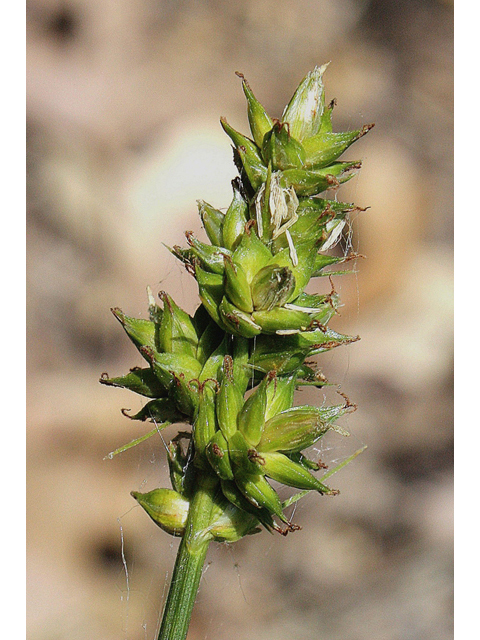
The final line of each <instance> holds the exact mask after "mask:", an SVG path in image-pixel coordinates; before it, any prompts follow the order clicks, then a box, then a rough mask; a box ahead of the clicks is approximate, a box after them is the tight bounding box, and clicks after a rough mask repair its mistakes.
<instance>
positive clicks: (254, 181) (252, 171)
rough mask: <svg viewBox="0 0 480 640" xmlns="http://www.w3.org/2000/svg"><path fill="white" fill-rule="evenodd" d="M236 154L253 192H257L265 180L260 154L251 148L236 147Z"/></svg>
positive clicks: (265, 168)
mask: <svg viewBox="0 0 480 640" xmlns="http://www.w3.org/2000/svg"><path fill="white" fill-rule="evenodd" d="M236 153H237V156H238V158H239V159H240V163H241V166H242V168H243V170H244V171H245V175H246V177H247V179H248V181H249V182H250V185H251V187H252V189H253V191H257V190H258V189H260V187H261V186H262V184H263V183H264V182H265V181H266V179H267V167H266V166H265V164H264V163H263V160H262V158H261V157H260V154H259V153H258V151H257V150H256V149H255V150H254V149H252V148H251V147H238V148H237V149H236Z"/></svg>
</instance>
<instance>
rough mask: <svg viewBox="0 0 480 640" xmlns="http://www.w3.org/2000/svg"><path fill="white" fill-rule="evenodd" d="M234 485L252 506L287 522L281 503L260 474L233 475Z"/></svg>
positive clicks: (239, 473)
mask: <svg viewBox="0 0 480 640" xmlns="http://www.w3.org/2000/svg"><path fill="white" fill-rule="evenodd" d="M235 483H236V485H237V486H238V488H239V489H240V491H241V492H242V493H243V495H244V496H245V497H246V498H247V500H248V501H249V502H251V503H252V504H253V506H255V507H257V508H261V507H263V508H264V509H267V511H269V512H270V513H271V514H272V515H275V516H277V517H278V518H279V519H280V520H282V522H288V520H287V518H286V516H285V515H284V513H283V510H282V503H281V501H280V498H279V497H278V494H277V492H276V491H275V489H274V488H273V487H272V486H271V485H270V484H269V483H268V482H267V480H266V479H265V477H264V476H263V475H261V474H256V475H254V474H246V473H243V472H241V471H239V472H238V473H236V475H235Z"/></svg>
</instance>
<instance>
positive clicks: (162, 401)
mask: <svg viewBox="0 0 480 640" xmlns="http://www.w3.org/2000/svg"><path fill="white" fill-rule="evenodd" d="M122 413H123V415H124V416H126V417H127V418H130V420H141V421H142V422H145V420H150V421H151V422H154V423H155V424H156V425H158V427H159V430H160V429H163V428H164V427H166V426H168V425H169V424H172V423H174V422H182V420H184V419H185V416H184V415H183V414H182V413H181V412H180V411H179V410H178V408H177V406H176V404H175V402H174V401H173V399H172V398H157V399H155V400H150V402H147V404H146V405H145V406H144V407H142V408H141V409H140V411H139V412H138V413H136V414H135V415H133V416H131V415H129V414H128V413H126V410H125V409H124V410H123V411H122Z"/></svg>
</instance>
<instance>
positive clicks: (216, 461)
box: [205, 431, 233, 480]
mask: <svg viewBox="0 0 480 640" xmlns="http://www.w3.org/2000/svg"><path fill="white" fill-rule="evenodd" d="M205 454H206V456H207V459H208V461H209V463H210V465H211V466H212V469H213V470H214V471H215V473H216V474H217V476H218V477H219V478H221V479H222V480H233V470H232V465H231V463H230V456H229V452H228V443H227V440H226V438H225V436H224V435H223V433H222V432H221V431H217V432H216V433H214V434H213V436H212V437H211V438H210V441H209V442H208V444H207V446H206V449H205Z"/></svg>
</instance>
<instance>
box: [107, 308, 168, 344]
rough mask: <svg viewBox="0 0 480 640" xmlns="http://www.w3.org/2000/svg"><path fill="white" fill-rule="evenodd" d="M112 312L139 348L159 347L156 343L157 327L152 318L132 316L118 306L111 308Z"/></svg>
mask: <svg viewBox="0 0 480 640" xmlns="http://www.w3.org/2000/svg"><path fill="white" fill-rule="evenodd" d="M111 312H112V313H113V315H114V316H115V317H116V319H117V320H118V321H119V322H120V324H121V325H122V327H123V328H124V329H125V331H126V333H127V335H128V337H129V338H130V340H131V341H132V342H133V344H134V345H135V346H136V347H137V349H140V347H151V348H152V349H156V348H157V347H156V343H155V330H156V327H155V323H154V322H152V321H151V320H143V319H142V318H131V317H130V316H127V315H126V314H125V313H123V311H122V310H121V309H119V308H118V307H115V308H113V309H111Z"/></svg>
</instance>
